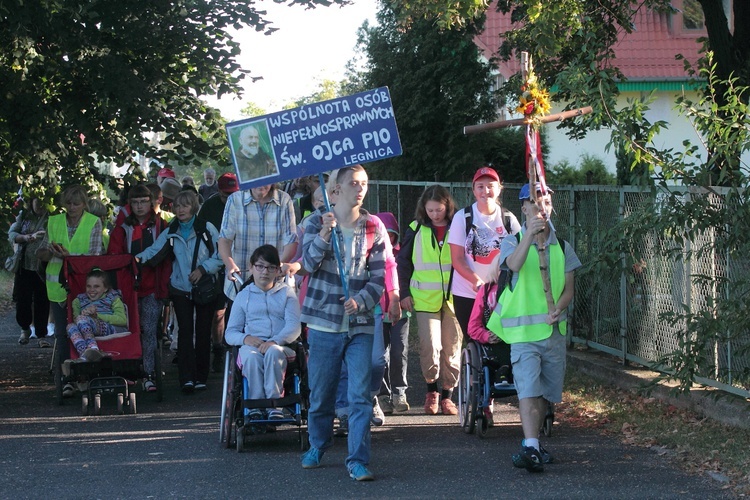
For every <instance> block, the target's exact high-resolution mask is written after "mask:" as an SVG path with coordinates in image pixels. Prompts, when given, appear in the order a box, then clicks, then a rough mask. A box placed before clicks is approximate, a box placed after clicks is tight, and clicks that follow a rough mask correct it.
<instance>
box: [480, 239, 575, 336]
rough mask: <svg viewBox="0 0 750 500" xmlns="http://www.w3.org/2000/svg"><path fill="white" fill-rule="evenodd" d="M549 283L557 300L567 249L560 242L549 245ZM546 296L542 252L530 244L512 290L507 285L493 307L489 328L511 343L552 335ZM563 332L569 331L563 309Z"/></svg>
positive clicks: (562, 282) (563, 281)
mask: <svg viewBox="0 0 750 500" xmlns="http://www.w3.org/2000/svg"><path fill="white" fill-rule="evenodd" d="M547 251H548V252H549V256H550V266H549V267H550V269H549V274H550V283H551V285H552V298H553V299H554V301H555V303H557V301H558V300H559V299H560V295H562V292H563V290H564V289H565V253H564V252H563V250H562V247H561V245H560V244H559V242H558V244H556V245H549V246H548V247H547ZM548 314H549V311H547V300H546V299H545V297H544V284H543V283H542V273H541V272H540V271H539V253H538V252H537V248H536V246H535V245H532V246H531V248H529V253H528V255H527V256H526V261H525V262H524V264H523V266H521V269H520V270H519V271H518V281H517V282H516V285H515V286H514V287H513V289H512V290H511V289H510V287H505V290H503V292H502V294H501V295H500V298H499V299H498V301H497V306H495V310H494V311H492V315H491V316H490V319H489V321H488V322H487V329H488V330H490V331H492V332H493V333H495V335H497V336H498V337H500V338H501V339H502V340H503V341H505V342H506V343H508V344H515V343H518V342H536V341H539V340H544V339H546V338H549V336H550V335H552V331H553V326H552V325H550V324H547V315H548ZM558 325H559V328H560V333H561V334H563V335H565V332H566V331H567V314H566V311H562V313H561V314H560V320H559V321H558Z"/></svg>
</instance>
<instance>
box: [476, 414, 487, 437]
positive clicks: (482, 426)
mask: <svg viewBox="0 0 750 500" xmlns="http://www.w3.org/2000/svg"><path fill="white" fill-rule="evenodd" d="M489 427H490V426H489V422H487V419H486V418H485V417H484V415H482V416H481V417H477V436H479V437H480V438H482V439H484V438H485V437H487V430H488V429H489Z"/></svg>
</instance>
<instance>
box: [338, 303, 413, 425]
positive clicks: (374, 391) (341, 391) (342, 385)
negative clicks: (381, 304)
mask: <svg viewBox="0 0 750 500" xmlns="http://www.w3.org/2000/svg"><path fill="white" fill-rule="evenodd" d="M385 356H386V352H385V341H384V340H383V315H382V314H376V315H375V335H374V337H373V340H372V370H371V375H370V399H371V400H372V398H374V397H375V396H377V395H378V393H379V392H380V386H381V385H382V383H383V374H384V373H385V369H386V363H387V362H386V358H385ZM348 379H349V375H348V372H347V369H346V363H345V362H344V363H342V364H341V378H340V379H339V383H338V387H337V389H336V416H337V417H340V416H341V415H348V414H349V400H348V399H347V397H346V393H347V391H348V389H347V387H348V385H349V382H348ZM404 390H405V389H404Z"/></svg>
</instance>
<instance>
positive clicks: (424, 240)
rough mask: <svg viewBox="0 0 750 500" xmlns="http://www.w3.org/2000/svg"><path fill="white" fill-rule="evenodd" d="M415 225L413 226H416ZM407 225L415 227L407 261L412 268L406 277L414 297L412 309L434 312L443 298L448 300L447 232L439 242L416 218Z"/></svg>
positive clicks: (440, 306) (448, 247)
mask: <svg viewBox="0 0 750 500" xmlns="http://www.w3.org/2000/svg"><path fill="white" fill-rule="evenodd" d="M418 226H419V228H418V229H417V227H418ZM409 227H410V228H411V229H412V230H413V231H416V234H415V235H414V246H413V247H412V253H411V261H412V263H413V264H414V272H413V273H412V275H411V280H410V281H409V290H410V292H411V297H412V299H413V300H414V309H415V310H417V311H420V312H433V313H434V312H438V311H440V309H442V308H443V302H445V301H447V300H450V288H449V284H450V279H451V270H452V266H451V250H450V245H448V233H449V232H450V231H449V230H446V232H445V239H444V240H443V245H442V246H441V245H440V244H439V243H440V242H438V241H437V239H436V238H435V232H434V231H433V230H432V228H430V227H427V226H422V225H420V224H418V223H417V221H414V222H412V223H411V224H410V225H409Z"/></svg>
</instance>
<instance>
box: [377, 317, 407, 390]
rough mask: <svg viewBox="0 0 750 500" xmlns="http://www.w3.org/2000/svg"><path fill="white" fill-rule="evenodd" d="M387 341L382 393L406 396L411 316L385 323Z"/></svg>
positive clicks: (385, 340) (384, 333) (385, 339)
mask: <svg viewBox="0 0 750 500" xmlns="http://www.w3.org/2000/svg"><path fill="white" fill-rule="evenodd" d="M383 341H384V342H385V373H384V374H383V383H382V385H381V386H380V395H383V396H406V389H407V387H408V384H407V382H406V369H407V365H408V358H409V318H408V317H406V318H401V319H400V320H398V322H397V323H395V324H391V323H383Z"/></svg>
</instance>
